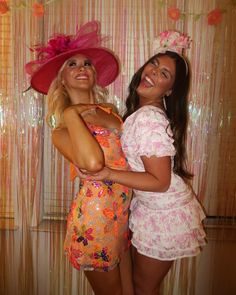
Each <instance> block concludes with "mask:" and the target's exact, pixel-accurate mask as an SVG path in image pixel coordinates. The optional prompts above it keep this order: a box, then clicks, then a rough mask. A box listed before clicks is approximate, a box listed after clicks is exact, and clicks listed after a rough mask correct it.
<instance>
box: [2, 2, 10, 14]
mask: <svg viewBox="0 0 236 295" xmlns="http://www.w3.org/2000/svg"><path fill="white" fill-rule="evenodd" d="M8 11H9V7H8V5H7V2H6V1H5V0H1V1H0V14H6V13H7V12H8Z"/></svg>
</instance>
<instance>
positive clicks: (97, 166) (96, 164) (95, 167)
mask: <svg viewBox="0 0 236 295" xmlns="http://www.w3.org/2000/svg"><path fill="white" fill-rule="evenodd" d="M103 167H104V161H91V162H90V163H88V164H87V167H86V168H85V169H86V170H87V171H89V172H93V173H96V172H99V171H100V170H102V169H103Z"/></svg>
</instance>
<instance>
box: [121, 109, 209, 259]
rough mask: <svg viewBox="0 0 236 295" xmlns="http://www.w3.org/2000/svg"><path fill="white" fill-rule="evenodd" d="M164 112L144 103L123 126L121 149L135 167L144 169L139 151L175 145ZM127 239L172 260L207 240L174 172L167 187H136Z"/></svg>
mask: <svg viewBox="0 0 236 295" xmlns="http://www.w3.org/2000/svg"><path fill="white" fill-rule="evenodd" d="M173 142H174V141H173V138H172V131H171V129H170V126H169V121H168V119H167V118H166V115H165V113H164V112H163V111H162V110H161V109H159V108H157V107H154V106H144V107H142V108H140V109H139V110H137V111H136V112H135V113H134V114H132V115H131V116H129V117H128V118H127V119H126V121H125V123H124V126H123V134H122V138H121V143H122V148H123V151H124V153H125V155H126V157H127V159H128V162H129V165H130V167H131V169H132V170H133V171H145V169H144V166H143V162H142V160H141V158H140V156H147V157H151V156H157V157H163V156H170V157H171V160H172V167H173V157H174V155H175V148H174V145H173ZM130 210H131V214H130V229H131V231H132V232H133V236H132V240H131V243H132V244H133V245H134V246H135V247H136V248H137V250H138V252H139V253H141V254H144V255H146V256H149V257H152V258H157V259H160V260H173V259H177V258H181V257H186V256H193V255H196V254H198V253H199V251H200V248H201V246H203V245H205V232H204V229H203V226H202V220H203V218H204V217H205V214H204V212H203V210H202V208H201V205H200V204H199V202H198V200H197V198H196V196H195V195H194V194H193V192H192V190H191V189H190V188H189V187H188V186H187V185H186V184H185V182H184V181H183V180H182V179H181V178H180V177H179V176H178V175H176V174H174V172H173V171H172V172H171V184H170V187H169V189H168V190H167V191H166V192H162V193H161V192H160V193H159V192H143V191H138V190H134V198H133V200H132V202H131V207H130Z"/></svg>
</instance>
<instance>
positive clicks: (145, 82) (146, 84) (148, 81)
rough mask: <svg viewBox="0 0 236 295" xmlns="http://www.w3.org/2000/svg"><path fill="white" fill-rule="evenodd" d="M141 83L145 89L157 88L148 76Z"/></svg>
mask: <svg viewBox="0 0 236 295" xmlns="http://www.w3.org/2000/svg"><path fill="white" fill-rule="evenodd" d="M141 83H142V85H143V86H144V87H154V86H155V84H154V82H153V80H152V79H150V78H149V77H148V76H147V75H145V76H144V77H143V79H142V80H141Z"/></svg>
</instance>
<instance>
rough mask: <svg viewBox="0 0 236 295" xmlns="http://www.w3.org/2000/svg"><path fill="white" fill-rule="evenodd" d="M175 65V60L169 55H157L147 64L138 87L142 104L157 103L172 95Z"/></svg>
mask: <svg viewBox="0 0 236 295" xmlns="http://www.w3.org/2000/svg"><path fill="white" fill-rule="evenodd" d="M175 67H176V66H175V61H174V60H173V59H172V58H170V57H169V56H167V55H163V56H158V57H155V58H153V59H152V60H151V61H150V62H149V63H148V64H147V65H146V66H145V68H144V70H143V72H142V76H141V81H140V83H139V86H138V88H137V93H138V94H139V97H140V104H141V105H145V104H156V103H158V102H160V101H161V100H162V98H163V97H164V96H165V95H170V93H171V89H172V87H173V84H174V81H175Z"/></svg>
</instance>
